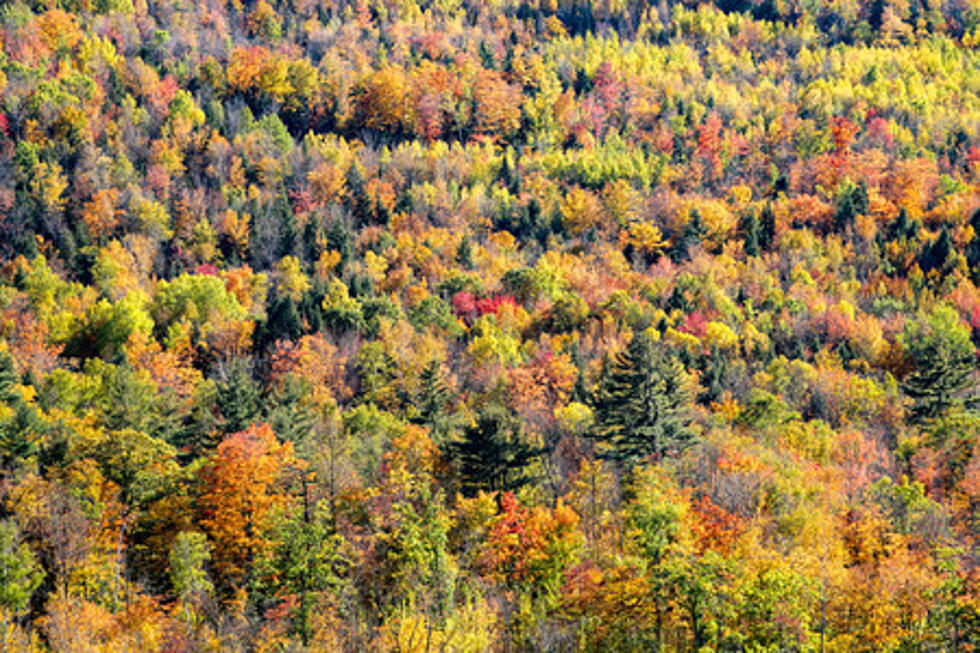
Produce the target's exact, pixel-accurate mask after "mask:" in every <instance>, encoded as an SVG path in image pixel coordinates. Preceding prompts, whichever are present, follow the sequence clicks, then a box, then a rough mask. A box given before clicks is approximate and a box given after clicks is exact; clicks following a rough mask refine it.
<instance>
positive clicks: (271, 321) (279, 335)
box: [262, 295, 303, 345]
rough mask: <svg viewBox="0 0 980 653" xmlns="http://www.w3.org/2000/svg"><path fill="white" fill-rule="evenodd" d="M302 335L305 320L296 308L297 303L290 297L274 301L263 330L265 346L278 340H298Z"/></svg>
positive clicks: (286, 296)
mask: <svg viewBox="0 0 980 653" xmlns="http://www.w3.org/2000/svg"><path fill="white" fill-rule="evenodd" d="M301 335H303V320H302V318H301V317H300V315H299V309H298V308H297V307H296V301H295V300H293V298H292V297H290V296H289V295H284V296H282V297H278V298H276V299H275V300H273V302H272V305H271V306H270V307H269V317H268V319H267V320H266V322H265V328H264V329H263V338H262V340H263V344H265V345H269V344H272V343H274V342H276V341H277V340H296V339H297V338H299V337H300V336H301Z"/></svg>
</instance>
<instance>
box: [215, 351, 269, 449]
mask: <svg viewBox="0 0 980 653" xmlns="http://www.w3.org/2000/svg"><path fill="white" fill-rule="evenodd" d="M218 407H219V409H220V410H221V416H222V417H223V418H224V426H223V428H224V431H225V433H236V432H238V431H244V430H245V429H247V428H248V427H249V426H251V425H252V423H253V422H255V420H256V419H257V418H258V415H259V388H258V384H256V382H255V379H253V378H252V373H251V370H249V366H248V364H247V363H245V362H244V361H243V360H242V359H236V360H235V361H234V362H233V363H232V364H231V369H230V370H229V371H228V373H227V376H226V378H225V379H224V380H222V381H221V382H219V383H218Z"/></svg>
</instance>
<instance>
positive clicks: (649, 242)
mask: <svg viewBox="0 0 980 653" xmlns="http://www.w3.org/2000/svg"><path fill="white" fill-rule="evenodd" d="M627 233H628V238H629V240H628V243H629V244H630V245H632V246H633V248H634V249H636V250H637V251H640V252H643V253H644V254H646V255H647V256H649V257H651V258H655V257H657V256H659V255H660V254H662V253H663V251H664V250H665V249H666V248H667V247H668V246H669V245H670V242H669V241H667V240H666V239H664V237H663V233H661V231H660V228H659V227H657V226H656V225H654V224H651V223H649V222H634V223H633V224H631V225H630V226H629V229H628V230H627Z"/></svg>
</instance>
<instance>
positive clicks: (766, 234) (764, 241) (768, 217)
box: [759, 203, 776, 250]
mask: <svg viewBox="0 0 980 653" xmlns="http://www.w3.org/2000/svg"><path fill="white" fill-rule="evenodd" d="M759 227H760V231H759V249H761V250H766V249H769V247H771V246H772V243H773V241H774V240H775V239H776V214H775V213H774V212H773V210H772V203H766V205H765V206H764V207H763V208H762V214H761V215H760V216H759Z"/></svg>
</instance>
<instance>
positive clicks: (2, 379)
mask: <svg viewBox="0 0 980 653" xmlns="http://www.w3.org/2000/svg"><path fill="white" fill-rule="evenodd" d="M18 383H20V375H19V374H17V367H16V365H15V363H14V358H13V356H11V355H10V354H9V353H7V352H6V351H0V401H2V402H3V403H5V404H9V403H11V402H12V401H15V400H17V399H19V397H20V395H19V394H17V392H16V391H15V390H14V386H16V385H17V384H18Z"/></svg>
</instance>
